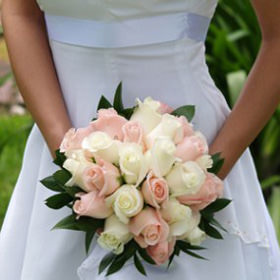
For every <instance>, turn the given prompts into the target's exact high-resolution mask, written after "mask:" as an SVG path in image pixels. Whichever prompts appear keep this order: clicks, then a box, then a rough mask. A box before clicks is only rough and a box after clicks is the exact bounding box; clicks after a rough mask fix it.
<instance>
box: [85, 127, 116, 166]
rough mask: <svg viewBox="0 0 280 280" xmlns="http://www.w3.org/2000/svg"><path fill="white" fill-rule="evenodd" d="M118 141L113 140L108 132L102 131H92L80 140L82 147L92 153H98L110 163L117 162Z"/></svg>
mask: <svg viewBox="0 0 280 280" xmlns="http://www.w3.org/2000/svg"><path fill="white" fill-rule="evenodd" d="M119 143H120V142H119V141H117V140H113V139H112V138H111V137H110V136H109V135H108V134H106V133H105V132H102V131H95V132H92V133H91V134H90V135H89V136H87V137H85V138H84V139H83V141H82V148H83V149H86V150H88V151H89V152H91V153H92V154H93V156H94V155H98V156H100V157H101V158H103V159H104V160H106V161H108V162H111V163H118V160H119V151H118V146H119Z"/></svg>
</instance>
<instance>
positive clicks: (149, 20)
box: [45, 12, 211, 48]
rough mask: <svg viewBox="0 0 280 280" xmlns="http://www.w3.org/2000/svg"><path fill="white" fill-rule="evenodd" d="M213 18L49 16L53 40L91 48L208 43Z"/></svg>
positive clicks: (178, 15)
mask: <svg viewBox="0 0 280 280" xmlns="http://www.w3.org/2000/svg"><path fill="white" fill-rule="evenodd" d="M210 20H211V19H210V18H208V17H205V16H201V15H198V14H195V13H190V12H180V13H171V14H166V15H154V16H150V17H141V18H132V19H126V20H122V21H117V20H116V21H98V20H94V19H79V18H74V17H66V16H57V15H52V14H48V13H45V21H46V25H47V30H48V35H49V38H50V39H52V40H56V41H60V42H64V43H70V44H75V45H81V46H87V47H102V48H114V47H126V46H136V45H146V44H153V43H161V42H167V41H173V40H179V39H182V38H184V37H188V38H190V39H192V40H195V41H202V42H203V41H204V40H205V37H206V34H207V30H208V27H209V23H210Z"/></svg>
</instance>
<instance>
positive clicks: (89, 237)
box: [85, 230, 95, 253]
mask: <svg viewBox="0 0 280 280" xmlns="http://www.w3.org/2000/svg"><path fill="white" fill-rule="evenodd" d="M94 235H95V231H93V230H92V231H87V232H86V238H85V248H86V253H88V251H89V248H90V244H91V241H92V239H93V237H94Z"/></svg>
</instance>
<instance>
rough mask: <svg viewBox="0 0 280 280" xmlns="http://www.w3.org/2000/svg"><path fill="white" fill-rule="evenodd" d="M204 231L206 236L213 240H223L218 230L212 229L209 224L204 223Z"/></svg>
mask: <svg viewBox="0 0 280 280" xmlns="http://www.w3.org/2000/svg"><path fill="white" fill-rule="evenodd" d="M204 230H205V232H206V234H207V235H209V236H211V237H213V238H215V239H223V236H222V235H221V234H220V232H219V231H218V230H216V229H215V228H214V227H212V226H211V225H210V224H207V223H205V225H204Z"/></svg>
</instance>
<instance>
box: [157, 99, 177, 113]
mask: <svg viewBox="0 0 280 280" xmlns="http://www.w3.org/2000/svg"><path fill="white" fill-rule="evenodd" d="M159 103H160V106H159V109H158V112H159V113H160V114H162V115H163V114H170V113H171V112H173V111H174V109H173V108H172V107H170V106H169V105H167V104H165V103H162V102H160V101H159Z"/></svg>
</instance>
